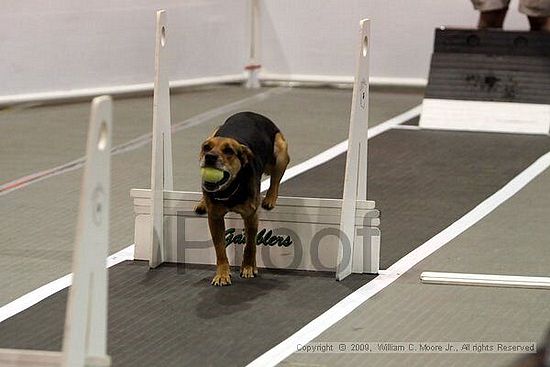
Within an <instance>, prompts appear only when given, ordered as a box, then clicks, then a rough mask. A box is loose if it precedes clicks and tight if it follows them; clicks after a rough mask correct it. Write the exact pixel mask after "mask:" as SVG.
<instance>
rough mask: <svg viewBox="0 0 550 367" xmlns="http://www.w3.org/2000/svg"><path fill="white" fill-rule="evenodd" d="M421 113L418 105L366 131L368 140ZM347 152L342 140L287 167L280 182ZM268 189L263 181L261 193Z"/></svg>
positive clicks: (266, 182)
mask: <svg viewBox="0 0 550 367" xmlns="http://www.w3.org/2000/svg"><path fill="white" fill-rule="evenodd" d="M421 111H422V105H418V106H416V107H413V108H411V109H410V110H408V111H405V112H403V113H402V114H400V115H397V116H395V117H393V118H391V119H389V120H387V121H385V122H383V123H381V124H378V125H376V126H374V127H371V128H370V129H369V130H368V139H370V138H374V137H375V136H377V135H380V134H382V133H383V132H385V131H388V130H390V129H393V128H395V127H396V126H398V125H400V124H402V123H404V122H406V121H409V120H410V119H412V118H415V117H417V116H418V115H420V112H421ZM347 150H348V141H347V140H344V141H343V142H341V143H338V144H336V145H335V146H333V147H331V148H329V149H327V150H325V151H324V152H322V153H320V154H317V155H316V156H315V157H312V158H310V159H308V160H306V161H304V162H302V163H299V164H297V165H295V166H292V167H289V168H288V169H287V170H286V172H285V174H284V176H283V178H282V179H281V182H285V181H287V180H290V179H291V178H293V177H295V176H298V175H299V174H301V173H304V172H305V171H308V170H310V169H312V168H315V167H317V166H320V165H321V164H323V163H326V162H328V161H330V160H331V159H334V158H336V157H337V156H339V155H340V154H342V153H344V152H345V151H347ZM268 188H269V180H264V181H263V182H262V186H261V191H265V190H267V189H268Z"/></svg>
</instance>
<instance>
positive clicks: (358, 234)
mask: <svg viewBox="0 0 550 367" xmlns="http://www.w3.org/2000/svg"><path fill="white" fill-rule="evenodd" d="M131 196H132V198H133V199H134V214H135V233H134V240H135V244H136V247H135V254H134V258H135V259H136V260H149V256H150V253H151V242H150V233H149V230H150V228H151V190H142V189H134V190H132V191H131ZM201 196H202V194H201V193H197V192H182V191H165V192H164V208H163V211H164V218H165V222H164V227H165V231H166V230H168V231H172V233H166V232H165V233H164V239H165V246H166V249H168V251H167V252H166V254H165V258H164V261H166V262H173V263H183V262H184V263H187V264H212V265H213V264H216V256H215V252H214V251H213V248H212V245H211V238H210V232H209V230H208V220H207V216H206V215H203V216H199V215H196V214H194V212H193V208H194V207H195V205H196V204H197V203H198V201H199V200H200V198H201ZM341 206H342V200H339V199H318V198H299V197H279V198H278V200H277V206H276V207H275V209H273V210H272V211H266V210H263V209H260V210H259V211H258V216H259V227H258V232H259V234H260V235H261V236H262V237H263V238H264V239H265V238H266V236H265V234H266V233H268V232H269V231H272V234H271V236H270V238H276V239H278V241H277V240H273V239H272V240H271V242H270V241H267V242H268V243H267V244H266V243H261V242H262V241H259V242H260V243H259V245H258V247H257V252H258V253H257V265H258V266H259V267H264V268H281V269H298V270H313V271H335V270H336V258H337V256H336V255H337V252H338V247H339V246H340V244H341V238H339V237H338V236H337V234H338V233H339V232H338V229H339V226H340V214H341ZM379 214H380V213H379V211H378V210H377V209H375V204H374V202H373V201H358V202H357V211H356V217H355V219H356V226H355V229H356V230H355V238H354V239H353V241H354V242H355V243H359V242H361V243H362V244H363V246H362V249H363V253H362V254H356V256H355V257H354V258H353V262H352V265H353V269H352V270H353V272H355V273H378V269H379V254H380V230H379V229H378V225H379V224H380V219H379ZM178 221H179V225H178ZM183 222H185V225H183V226H182V223H183ZM225 222H226V242H228V243H230V245H229V246H228V247H227V253H228V258H229V260H230V264H231V265H240V262H241V260H242V252H243V247H244V244H243V243H242V237H237V238H235V236H239V235H241V234H242V230H243V221H242V218H241V217H240V215H238V214H236V213H228V214H227V215H226V221H225ZM232 230H234V231H232ZM178 231H180V233H178ZM262 231H263V233H262ZM183 232H184V233H183ZM340 236H344V235H343V233H340ZM231 239H238V240H239V241H238V242H240V243H238V244H235V243H231V242H234V241H231ZM197 241H203V242H204V243H205V244H204V245H203V246H200V247H199V248H197V247H195V246H191V247H190V248H186V246H185V244H186V243H196V242H197ZM344 241H349V239H347V238H346V239H344ZM178 242H179V243H178ZM207 244H209V245H207ZM350 255H351V254H348V256H350Z"/></svg>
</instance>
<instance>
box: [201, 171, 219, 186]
mask: <svg viewBox="0 0 550 367" xmlns="http://www.w3.org/2000/svg"><path fill="white" fill-rule="evenodd" d="M201 177H202V179H203V180H204V181H206V182H212V183H216V182H219V181H221V179H222V178H223V171H222V170H219V169H216V168H210V167H205V168H201Z"/></svg>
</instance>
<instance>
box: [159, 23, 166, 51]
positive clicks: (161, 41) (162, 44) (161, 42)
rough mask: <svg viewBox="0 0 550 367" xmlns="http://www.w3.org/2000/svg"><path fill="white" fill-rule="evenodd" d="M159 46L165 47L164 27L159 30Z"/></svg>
mask: <svg viewBox="0 0 550 367" xmlns="http://www.w3.org/2000/svg"><path fill="white" fill-rule="evenodd" d="M160 45H161V46H162V47H164V46H165V45H166V27H165V26H162V28H161V29H160Z"/></svg>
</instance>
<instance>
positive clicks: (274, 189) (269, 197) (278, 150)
mask: <svg viewBox="0 0 550 367" xmlns="http://www.w3.org/2000/svg"><path fill="white" fill-rule="evenodd" d="M273 158H274V163H272V164H269V165H268V166H267V167H266V173H267V174H269V175H270V180H269V189H268V190H267V193H266V195H265V198H264V199H263V201H262V208H264V209H267V210H271V209H273V208H274V207H275V203H276V202H277V196H278V195H279V185H280V184H281V179H282V178H283V175H284V173H285V170H286V167H287V166H288V162H290V157H289V155H288V144H287V143H286V140H285V138H284V136H283V134H281V133H277V135H275V144H274V146H273Z"/></svg>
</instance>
